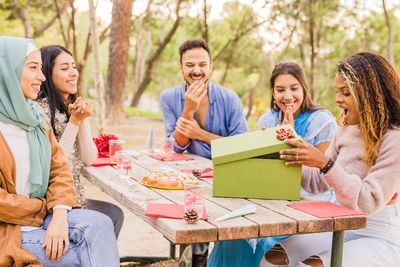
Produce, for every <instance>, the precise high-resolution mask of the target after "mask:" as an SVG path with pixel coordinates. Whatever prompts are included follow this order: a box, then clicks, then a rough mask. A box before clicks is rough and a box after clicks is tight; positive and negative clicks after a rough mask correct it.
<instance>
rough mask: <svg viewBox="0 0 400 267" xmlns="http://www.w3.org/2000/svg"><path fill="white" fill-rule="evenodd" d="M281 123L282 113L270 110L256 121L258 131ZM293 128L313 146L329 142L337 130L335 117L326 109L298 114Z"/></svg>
mask: <svg viewBox="0 0 400 267" xmlns="http://www.w3.org/2000/svg"><path fill="white" fill-rule="evenodd" d="M281 121H282V111H275V110H271V111H268V112H266V113H264V114H263V115H262V116H261V117H260V118H259V119H258V129H261V128H262V127H266V128H271V127H275V126H278V125H280V124H282V123H281ZM294 128H295V131H296V133H297V134H299V135H300V136H301V137H302V138H303V139H304V140H306V141H307V142H308V143H310V144H312V145H313V146H317V145H319V144H321V143H324V142H330V141H331V140H332V138H333V135H334V133H335V131H336V129H337V124H336V120H335V117H334V116H333V115H332V113H330V112H329V111H328V110H326V109H320V110H317V111H314V112H304V113H301V114H299V116H297V118H296V119H295V121H294Z"/></svg>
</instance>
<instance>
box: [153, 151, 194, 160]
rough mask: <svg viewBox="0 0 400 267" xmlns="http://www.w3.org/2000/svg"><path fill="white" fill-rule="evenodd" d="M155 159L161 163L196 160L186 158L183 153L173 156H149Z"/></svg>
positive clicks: (173, 154)
mask: <svg viewBox="0 0 400 267" xmlns="http://www.w3.org/2000/svg"><path fill="white" fill-rule="evenodd" d="M149 156H150V157H152V158H153V159H158V160H161V161H180V160H194V158H193V157H189V156H186V155H184V154H182V153H172V154H152V155H149Z"/></svg>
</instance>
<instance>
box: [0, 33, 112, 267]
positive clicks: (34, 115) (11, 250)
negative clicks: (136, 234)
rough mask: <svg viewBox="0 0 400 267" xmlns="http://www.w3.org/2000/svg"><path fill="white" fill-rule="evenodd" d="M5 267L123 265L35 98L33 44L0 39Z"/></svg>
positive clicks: (1, 252) (37, 75)
mask: <svg viewBox="0 0 400 267" xmlns="http://www.w3.org/2000/svg"><path fill="white" fill-rule="evenodd" d="M0 57H1V58H0V155H2V157H1V158H0V248H1V249H0V266H16V267H19V266H43V265H44V266H119V259H118V250H117V245H116V240H115V236H114V234H112V227H113V226H112V222H111V220H110V219H109V218H108V217H107V216H105V215H103V214H101V213H98V212H95V211H89V210H80V209H72V208H77V207H79V204H77V202H76V191H75V188H74V184H73V179H72V173H71V171H70V169H69V167H68V163H67V161H66V158H65V156H64V154H63V153H62V151H61V149H60V147H59V145H58V143H57V141H56V139H55V136H54V134H53V132H52V131H51V127H50V126H49V125H48V123H47V122H46V120H45V116H44V114H43V112H42V110H41V109H40V107H39V106H38V105H37V104H36V103H34V102H33V101H32V100H33V99H35V98H36V97H37V94H38V92H39V90H40V85H41V83H42V82H43V81H44V80H45V77H44V75H43V73H42V71H41V67H42V60H41V55H40V51H39V50H37V48H36V46H35V44H34V41H33V40H29V39H24V38H13V37H5V36H2V37H0Z"/></svg>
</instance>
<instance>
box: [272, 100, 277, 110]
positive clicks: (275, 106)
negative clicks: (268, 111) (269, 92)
mask: <svg viewBox="0 0 400 267" xmlns="http://www.w3.org/2000/svg"><path fill="white" fill-rule="evenodd" d="M272 103H273V106H274V110H278V105H277V104H276V101H275V99H274V100H272Z"/></svg>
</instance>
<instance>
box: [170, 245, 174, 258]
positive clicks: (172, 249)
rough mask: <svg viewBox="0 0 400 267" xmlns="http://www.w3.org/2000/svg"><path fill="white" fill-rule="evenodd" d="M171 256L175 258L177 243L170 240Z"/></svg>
mask: <svg viewBox="0 0 400 267" xmlns="http://www.w3.org/2000/svg"><path fill="white" fill-rule="evenodd" d="M169 257H170V258H171V259H175V244H174V243H172V242H169Z"/></svg>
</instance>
